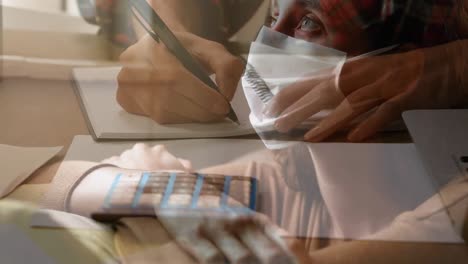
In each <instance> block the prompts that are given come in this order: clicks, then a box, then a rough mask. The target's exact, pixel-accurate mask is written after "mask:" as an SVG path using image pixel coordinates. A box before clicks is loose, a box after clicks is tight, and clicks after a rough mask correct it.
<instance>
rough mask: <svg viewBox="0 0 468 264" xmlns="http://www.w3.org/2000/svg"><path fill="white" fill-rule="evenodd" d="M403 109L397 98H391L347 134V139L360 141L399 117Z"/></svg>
mask: <svg viewBox="0 0 468 264" xmlns="http://www.w3.org/2000/svg"><path fill="white" fill-rule="evenodd" d="M402 112H403V109H402V107H401V105H400V102H399V101H398V99H392V100H389V101H387V102H385V103H384V104H382V105H381V106H379V107H378V108H377V110H376V111H375V113H373V114H372V115H371V116H370V117H368V118H367V119H366V120H364V121H363V122H361V123H360V124H359V125H358V126H357V127H356V128H355V129H354V130H353V131H351V133H350V134H349V135H348V140H349V141H352V142H358V141H362V140H364V139H366V138H368V137H370V136H372V135H374V134H375V133H377V131H379V130H380V129H382V128H383V127H384V126H385V125H387V124H389V123H391V122H392V121H395V120H397V119H398V118H400V117H401V113H402Z"/></svg>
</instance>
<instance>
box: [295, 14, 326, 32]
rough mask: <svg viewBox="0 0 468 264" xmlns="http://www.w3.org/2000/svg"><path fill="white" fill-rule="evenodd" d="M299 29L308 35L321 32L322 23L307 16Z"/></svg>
mask: <svg viewBox="0 0 468 264" xmlns="http://www.w3.org/2000/svg"><path fill="white" fill-rule="evenodd" d="M298 29H299V30H302V31H304V32H307V33H311V32H317V31H320V30H321V29H322V28H321V25H320V23H318V22H317V21H315V20H314V19H312V18H310V17H308V16H305V17H304V18H302V20H301V22H300V23H299V26H298Z"/></svg>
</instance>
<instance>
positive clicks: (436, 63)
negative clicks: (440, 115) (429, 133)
mask: <svg viewBox="0 0 468 264" xmlns="http://www.w3.org/2000/svg"><path fill="white" fill-rule="evenodd" d="M423 53H424V60H425V61H424V70H423V72H422V76H421V78H420V83H422V84H424V85H437V86H438V87H439V88H438V89H437V90H438V91H440V92H439V93H437V94H434V96H437V97H439V98H437V99H442V100H439V101H442V102H445V104H444V105H437V106H435V107H436V108H467V107H468V40H457V41H453V42H450V43H447V44H444V45H439V46H435V47H431V48H426V49H424V50H423Z"/></svg>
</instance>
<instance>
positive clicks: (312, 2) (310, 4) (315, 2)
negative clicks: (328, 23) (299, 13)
mask: <svg viewBox="0 0 468 264" xmlns="http://www.w3.org/2000/svg"><path fill="white" fill-rule="evenodd" d="M298 2H299V3H302V4H305V5H306V6H307V8H311V9H316V10H322V6H321V5H320V0H298Z"/></svg>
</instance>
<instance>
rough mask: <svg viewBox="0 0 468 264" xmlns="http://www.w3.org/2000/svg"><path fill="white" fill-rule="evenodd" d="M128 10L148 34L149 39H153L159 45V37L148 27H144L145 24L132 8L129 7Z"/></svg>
mask: <svg viewBox="0 0 468 264" xmlns="http://www.w3.org/2000/svg"><path fill="white" fill-rule="evenodd" d="M130 10H131V11H132V14H133V16H134V17H135V18H136V20H137V21H138V23H139V24H140V25H141V26H142V27H143V28H144V29H145V30H146V32H148V34H150V36H151V37H153V39H155V40H156V41H157V42H158V43H159V42H160V41H159V36H158V35H157V34H156V33H154V31H153V30H152V29H151V28H150V27H148V25H146V23H145V22H143V20H142V19H141V17H140V15H139V13H138V11H136V10H135V8H133V7H130Z"/></svg>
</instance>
